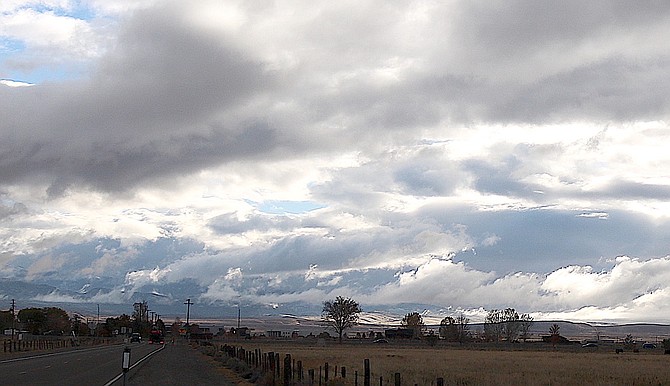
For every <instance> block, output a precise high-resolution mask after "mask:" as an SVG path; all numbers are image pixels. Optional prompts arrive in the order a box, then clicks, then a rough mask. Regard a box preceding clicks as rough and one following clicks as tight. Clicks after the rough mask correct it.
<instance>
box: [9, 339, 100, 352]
mask: <svg viewBox="0 0 670 386" xmlns="http://www.w3.org/2000/svg"><path fill="white" fill-rule="evenodd" d="M110 343H112V340H111V339H105V338H90V339H89V338H77V340H73V339H71V338H58V339H26V340H16V339H15V340H10V339H4V340H3V341H2V352H3V353H12V352H20V351H42V350H55V349H60V348H66V347H74V346H80V345H83V346H94V345H99V344H110Z"/></svg>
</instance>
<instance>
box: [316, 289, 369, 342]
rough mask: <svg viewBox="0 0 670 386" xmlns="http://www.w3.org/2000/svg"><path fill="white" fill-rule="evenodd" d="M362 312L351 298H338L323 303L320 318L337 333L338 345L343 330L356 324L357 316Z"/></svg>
mask: <svg viewBox="0 0 670 386" xmlns="http://www.w3.org/2000/svg"><path fill="white" fill-rule="evenodd" d="M361 312H363V310H362V309H361V307H360V306H359V305H358V303H356V301H354V300H353V299H351V298H346V299H345V298H343V297H342V296H338V297H337V298H335V300H333V301H331V300H328V301H325V302H323V311H322V312H321V317H322V319H323V321H324V322H325V323H326V325H328V326H329V327H332V328H333V329H334V330H335V332H337V335H338V338H339V341H340V343H342V334H343V333H344V330H346V329H348V328H351V327H353V326H355V325H356V324H357V323H358V314H360V313H361Z"/></svg>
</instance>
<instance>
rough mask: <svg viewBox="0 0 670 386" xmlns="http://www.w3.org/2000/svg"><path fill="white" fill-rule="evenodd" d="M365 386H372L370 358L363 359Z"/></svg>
mask: <svg viewBox="0 0 670 386" xmlns="http://www.w3.org/2000/svg"><path fill="white" fill-rule="evenodd" d="M363 371H364V374H363V386H370V359H367V358H366V359H365V360H364V361H363Z"/></svg>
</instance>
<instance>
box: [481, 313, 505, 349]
mask: <svg viewBox="0 0 670 386" xmlns="http://www.w3.org/2000/svg"><path fill="white" fill-rule="evenodd" d="M484 336H485V337H486V340H489V341H493V342H499V341H500V339H501V338H502V336H503V320H502V311H500V310H496V309H493V310H490V311H489V312H488V313H487V314H486V317H485V318H484Z"/></svg>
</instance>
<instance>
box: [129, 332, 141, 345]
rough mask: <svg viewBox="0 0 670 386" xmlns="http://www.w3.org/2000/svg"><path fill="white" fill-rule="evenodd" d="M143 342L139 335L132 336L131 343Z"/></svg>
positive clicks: (135, 333) (134, 333) (133, 334)
mask: <svg viewBox="0 0 670 386" xmlns="http://www.w3.org/2000/svg"><path fill="white" fill-rule="evenodd" d="M141 342H142V336H141V335H140V334H139V333H137V332H133V333H132V335H130V343H141Z"/></svg>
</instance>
